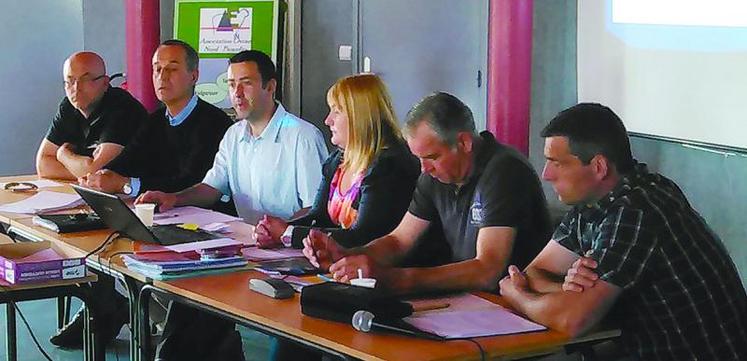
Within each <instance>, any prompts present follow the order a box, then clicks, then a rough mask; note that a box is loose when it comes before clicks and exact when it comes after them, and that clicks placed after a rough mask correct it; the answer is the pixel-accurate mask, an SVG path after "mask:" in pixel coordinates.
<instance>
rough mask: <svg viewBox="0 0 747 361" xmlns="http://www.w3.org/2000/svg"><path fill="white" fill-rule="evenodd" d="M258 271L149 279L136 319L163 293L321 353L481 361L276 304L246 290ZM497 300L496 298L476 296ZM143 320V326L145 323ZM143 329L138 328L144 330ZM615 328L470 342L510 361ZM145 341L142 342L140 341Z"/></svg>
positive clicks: (608, 334) (470, 350) (465, 349)
mask: <svg viewBox="0 0 747 361" xmlns="http://www.w3.org/2000/svg"><path fill="white" fill-rule="evenodd" d="M265 277H266V275H264V274H262V273H259V272H256V271H242V272H232V273H226V274H220V275H211V276H205V277H199V278H187V279H181V280H173V281H153V284H152V286H146V287H145V288H144V290H143V293H142V294H141V299H140V303H141V304H140V307H139V308H140V310H141V312H140V317H142V318H143V320H144V319H147V304H148V302H147V299H148V297H146V296H147V295H148V294H147V293H148V292H151V291H155V292H165V293H167V294H169V295H170V296H172V297H173V298H174V299H175V300H176V301H178V302H182V303H186V304H189V305H192V306H194V307H198V308H201V309H203V310H206V311H209V312H212V313H215V314H218V315H220V316H223V317H227V318H229V319H232V320H234V321H236V322H237V323H240V324H243V325H246V326H248V327H251V328H255V329H259V330H261V331H263V332H266V333H269V334H271V335H275V336H279V337H282V338H287V339H290V340H292V341H295V342H298V343H301V344H304V345H307V346H309V347H312V348H316V349H319V350H321V351H323V352H326V353H328V354H331V355H335V356H337V357H339V358H342V359H348V358H354V359H361V360H391V361H396V360H403V361H404V360H439V361H441V360H479V359H480V351H479V349H478V348H477V346H476V345H475V344H474V343H473V342H470V341H467V340H453V341H431V340H425V339H418V338H413V337H407V336H400V335H395V334H381V333H373V334H370V333H362V332H358V331H356V330H355V329H353V327H352V326H351V325H349V324H343V323H337V322H332V321H326V320H321V319H317V318H313V317H309V316H305V315H303V314H301V308H300V297H299V295H298V294H296V295H295V296H294V297H293V298H290V299H286V300H275V299H272V298H269V297H266V296H263V295H260V294H258V293H256V292H251V291H249V287H248V285H249V279H251V278H265ZM479 295H480V296H481V297H483V298H486V299H488V300H490V301H493V302H498V303H500V301H499V297H498V296H496V295H492V294H487V293H480V294H479ZM143 320H141V324H144V323H143V322H142V321H143ZM143 331H145V330H141V332H143ZM619 334H620V332H619V330H606V331H597V332H592V333H590V334H589V335H587V336H585V337H583V338H579V339H576V340H571V339H570V338H569V337H568V335H565V334H563V333H561V332H558V331H553V330H548V331H541V332H532V333H524V334H515V335H506V336H494V337H481V338H476V339H474V340H475V341H476V342H478V343H479V344H480V346H481V347H482V348H483V349H484V350H485V354H486V359H490V360H513V359H519V358H526V357H532V356H538V355H544V354H550V353H554V352H558V351H560V350H562V349H563V347H564V346H566V345H568V344H572V343H578V342H590V341H597V340H604V339H610V338H614V337H617V336H619ZM141 339H144V338H141ZM149 351H150V347H148V345H147V344H145V345H143V347H141V352H143V353H142V354H141V359H148V358H149V357H150V355H149V354H148V352H149Z"/></svg>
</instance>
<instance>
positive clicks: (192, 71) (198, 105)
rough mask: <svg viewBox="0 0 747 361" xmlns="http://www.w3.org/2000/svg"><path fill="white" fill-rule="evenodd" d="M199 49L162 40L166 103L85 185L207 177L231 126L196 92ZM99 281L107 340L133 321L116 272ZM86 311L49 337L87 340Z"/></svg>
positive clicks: (73, 343)
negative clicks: (118, 289)
mask: <svg viewBox="0 0 747 361" xmlns="http://www.w3.org/2000/svg"><path fill="white" fill-rule="evenodd" d="M198 64H199V58H198V56H197V52H196V51H195V50H194V49H193V48H192V47H191V46H190V45H189V44H187V43H184V42H183V41H180V40H167V41H165V42H163V43H162V44H161V45H160V46H159V47H158V48H157V49H156V51H155V54H154V55H153V87H154V88H155V90H156V96H157V97H158V99H159V100H161V101H162V102H163V103H164V107H163V108H160V109H157V110H156V111H155V112H153V113H152V114H151V115H150V116H149V118H148V120H147V121H146V124H144V125H143V127H142V128H141V129H140V131H139V132H138V133H137V135H135V137H133V139H132V142H131V143H130V144H129V145H128V146H127V147H125V149H124V150H123V151H122V152H121V154H119V156H117V157H116V158H114V159H113V160H112V161H111V162H109V163H108V164H106V165H105V166H104V167H103V168H102V169H100V170H98V171H96V172H93V173H89V174H86V175H84V176H82V177H80V178H79V182H80V184H81V185H83V186H86V187H89V188H94V189H98V190H101V191H105V192H109V193H124V194H127V195H130V196H135V195H137V194H138V193H140V192H143V191H145V190H153V189H157V190H162V191H168V192H176V191H180V190H182V189H184V188H187V187H189V186H191V185H193V184H195V183H198V182H199V181H200V180H202V178H203V177H204V176H205V173H206V172H207V170H208V169H210V167H211V166H212V164H213V159H214V158H215V153H216V152H217V150H218V145H219V144H220V141H221V139H222V138H223V134H224V133H225V132H226V130H227V129H228V127H230V126H231V120H230V118H229V117H228V116H227V115H226V113H225V112H223V111H222V110H220V109H218V108H217V107H215V106H213V105H211V104H209V103H207V102H205V101H203V100H200V99H199V98H198V97H197V95H196V94H195V92H194V87H195V84H196V82H197V77H198V73H199V69H198ZM98 277H99V281H98V282H96V283H95V284H94V286H93V287H94V289H95V290H94V293H95V294H96V298H95V300H94V301H95V302H96V303H97V305H98V309H99V316H98V317H99V322H101V323H100V325H104V326H102V327H101V328H99V329H98V331H97V332H98V333H99V335H101V337H102V339H103V340H104V343H108V342H109V341H110V340H111V339H113V338H114V337H116V335H117V333H118V332H119V330H120V328H121V327H122V325H123V324H124V323H125V322H127V320H128V313H127V307H126V302H127V301H126V299H125V298H124V297H123V296H121V295H119V294H118V293H117V292H116V291H115V289H114V281H113V279H112V277H111V276H108V275H104V274H98ZM82 314H83V313H82V312H80V311H79V312H78V313H77V314H76V316H75V317H74V319H73V321H71V322H70V323H69V324H68V325H66V326H65V327H64V328H63V329H62V330H60V331H59V332H58V333H57V334H56V335H54V336H52V337H51V338H50V342H51V343H52V344H54V345H56V346H62V347H80V346H81V345H82V341H83V337H82V329H83V322H82Z"/></svg>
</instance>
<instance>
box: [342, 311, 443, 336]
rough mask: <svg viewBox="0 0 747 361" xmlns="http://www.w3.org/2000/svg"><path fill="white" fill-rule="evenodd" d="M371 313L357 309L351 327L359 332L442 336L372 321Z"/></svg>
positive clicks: (372, 315)
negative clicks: (377, 331) (375, 331)
mask: <svg viewBox="0 0 747 361" xmlns="http://www.w3.org/2000/svg"><path fill="white" fill-rule="evenodd" d="M375 317H376V316H374V314H373V313H371V312H369V311H366V310H359V311H356V312H355V313H354V314H353V319H352V322H351V323H352V324H353V328H354V329H356V330H358V331H361V332H371V330H372V329H373V330H381V331H391V332H396V333H400V334H405V335H408V336H414V337H423V338H427V339H431V340H439V341H440V340H443V337H440V336H437V335H433V334H430V333H427V332H423V331H414V330H408V329H406V328H402V327H398V326H395V325H387V324H384V323H381V322H376V321H374V318H375Z"/></svg>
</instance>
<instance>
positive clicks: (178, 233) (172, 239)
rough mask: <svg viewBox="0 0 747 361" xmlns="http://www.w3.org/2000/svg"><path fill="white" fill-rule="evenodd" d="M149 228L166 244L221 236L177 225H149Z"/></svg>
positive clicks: (205, 239)
mask: <svg viewBox="0 0 747 361" xmlns="http://www.w3.org/2000/svg"><path fill="white" fill-rule="evenodd" d="M149 229H150V231H151V232H152V233H153V235H154V236H155V237H156V238H157V239H158V240H159V241H160V242H161V244H163V245H165V246H170V245H173V244H180V243H190V242H197V241H207V240H209V239H216V238H220V237H219V236H216V235H215V234H212V233H209V232H205V231H190V230H188V229H184V228H180V227H177V226H175V225H167V226H153V227H149Z"/></svg>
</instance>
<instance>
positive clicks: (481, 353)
mask: <svg viewBox="0 0 747 361" xmlns="http://www.w3.org/2000/svg"><path fill="white" fill-rule="evenodd" d="M464 340H467V341H469V342H472V343H474V344H475V345H477V349H478V350H480V361H485V350H484V349H483V348H482V345H480V343H479V342H477V341H475V340H474V339H471V338H465V339H464Z"/></svg>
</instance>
